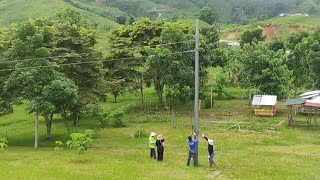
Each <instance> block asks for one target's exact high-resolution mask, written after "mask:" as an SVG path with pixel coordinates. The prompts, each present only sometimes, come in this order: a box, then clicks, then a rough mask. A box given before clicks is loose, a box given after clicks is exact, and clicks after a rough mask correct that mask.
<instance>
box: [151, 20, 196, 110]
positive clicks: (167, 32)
mask: <svg viewBox="0 0 320 180" xmlns="http://www.w3.org/2000/svg"><path fill="white" fill-rule="evenodd" d="M190 32H191V31H190V29H189V28H188V26H187V25H186V24H180V23H167V24H165V26H164V29H163V31H162V33H161V36H160V38H159V39H160V43H161V44H168V45H163V46H157V47H156V48H149V49H148V51H147V52H148V54H149V55H150V56H149V57H148V58H147V65H146V67H147V71H146V73H147V76H148V78H149V79H151V80H152V82H153V84H154V86H155V89H156V92H157V95H158V101H159V104H163V92H164V91H163V90H164V87H165V86H168V87H170V86H175V85H178V89H182V88H184V87H185V86H190V87H193V66H194V65H193V62H194V61H193V58H192V54H191V53H177V54H175V52H183V51H188V50H190V49H191V47H192V46H191V44H190V43H188V42H186V41H187V40H189V39H190V38H191V36H192V35H191V33H190ZM175 42H186V43H181V44H175ZM170 43H172V44H170Z"/></svg>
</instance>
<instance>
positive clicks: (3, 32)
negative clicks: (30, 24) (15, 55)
mask: <svg viewBox="0 0 320 180" xmlns="http://www.w3.org/2000/svg"><path fill="white" fill-rule="evenodd" d="M11 38H12V37H11V33H10V31H9V30H8V29H6V28H4V29H0V115H2V114H7V113H12V112H13V108H12V106H11V104H10V97H9V96H8V94H6V93H5V91H4V88H3V87H4V82H5V81H6V80H7V79H8V77H9V75H10V71H8V70H6V69H13V68H14V64H13V63H12V62H11V63H10V62H6V61H8V60H9V58H7V57H8V53H7V52H8V49H9V48H10V46H11V42H12V39H11Z"/></svg>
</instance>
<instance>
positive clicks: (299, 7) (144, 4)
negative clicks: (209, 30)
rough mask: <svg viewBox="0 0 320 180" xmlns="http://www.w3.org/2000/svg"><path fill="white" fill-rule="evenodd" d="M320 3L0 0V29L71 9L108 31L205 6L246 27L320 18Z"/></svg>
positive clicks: (186, 13) (189, 15)
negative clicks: (281, 18) (285, 17)
mask: <svg viewBox="0 0 320 180" xmlns="http://www.w3.org/2000/svg"><path fill="white" fill-rule="evenodd" d="M319 4H320V0H268V1H264V0H228V1H225V0H175V1H172V0H50V1H47V0H27V1H26V0H0V16H1V19H0V27H1V26H8V25H9V24H11V23H12V22H17V21H21V20H25V19H28V18H30V17H32V18H34V17H50V16H53V15H54V14H56V13H57V12H61V11H62V10H63V9H65V8H71V9H74V10H78V11H80V12H82V13H83V14H84V15H85V17H86V19H87V20H88V21H89V22H91V23H92V24H93V25H97V26H98V28H99V29H105V30H109V29H110V28H113V27H115V26H118V23H120V24H124V23H126V22H128V20H129V19H130V18H131V19H136V18H139V17H149V18H152V19H168V20H172V19H173V18H175V19H194V18H195V16H196V15H197V14H198V13H199V12H200V10H201V9H202V8H203V7H204V6H209V7H211V8H212V9H213V10H214V11H215V12H216V13H217V14H218V16H219V19H220V22H221V23H235V24H247V23H248V22H249V21H250V20H251V19H257V20H266V19H270V18H274V17H277V16H278V15H279V14H280V13H292V14H294V13H302V14H309V15H320V5H319Z"/></svg>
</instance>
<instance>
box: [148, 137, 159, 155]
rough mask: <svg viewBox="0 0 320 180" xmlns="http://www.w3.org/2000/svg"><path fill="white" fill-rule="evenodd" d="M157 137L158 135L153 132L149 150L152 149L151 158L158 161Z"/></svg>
mask: <svg viewBox="0 0 320 180" xmlns="http://www.w3.org/2000/svg"><path fill="white" fill-rule="evenodd" d="M155 135H156V133H154V132H151V133H150V137H149V148H150V158H154V159H157V157H156V150H155V147H156V140H155V139H154V136H155Z"/></svg>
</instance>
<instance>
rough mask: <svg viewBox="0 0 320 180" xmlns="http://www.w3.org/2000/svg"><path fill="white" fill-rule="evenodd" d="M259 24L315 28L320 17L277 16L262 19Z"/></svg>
mask: <svg viewBox="0 0 320 180" xmlns="http://www.w3.org/2000/svg"><path fill="white" fill-rule="evenodd" d="M259 24H271V25H287V26H300V27H302V28H308V29H314V28H317V27H319V25H320V17H316V16H292V17H277V18H273V19H269V20H266V21H262V22H260V23H259Z"/></svg>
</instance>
